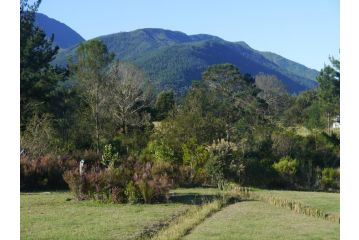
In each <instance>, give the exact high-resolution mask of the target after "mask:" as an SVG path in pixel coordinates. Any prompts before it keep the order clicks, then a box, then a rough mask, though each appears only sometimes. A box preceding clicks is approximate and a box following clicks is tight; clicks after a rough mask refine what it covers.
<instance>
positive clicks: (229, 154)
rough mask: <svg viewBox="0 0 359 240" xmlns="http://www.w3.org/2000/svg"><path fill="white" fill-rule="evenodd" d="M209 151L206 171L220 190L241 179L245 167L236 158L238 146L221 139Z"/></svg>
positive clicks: (208, 148)
mask: <svg viewBox="0 0 359 240" xmlns="http://www.w3.org/2000/svg"><path fill="white" fill-rule="evenodd" d="M207 151H208V152H209V160H208V162H207V164H206V169H207V172H208V174H210V175H211V176H212V179H213V181H214V182H215V183H216V184H217V186H218V188H219V189H223V187H224V185H225V183H226V182H227V181H228V180H235V179H236V178H237V177H239V174H240V173H241V172H242V171H243V170H244V165H243V164H242V163H241V162H240V161H239V159H238V158H237V156H236V153H237V146H236V145H235V144H234V143H232V142H228V141H226V140H224V139H221V140H219V141H217V142H213V144H212V145H209V146H208V147H207Z"/></svg>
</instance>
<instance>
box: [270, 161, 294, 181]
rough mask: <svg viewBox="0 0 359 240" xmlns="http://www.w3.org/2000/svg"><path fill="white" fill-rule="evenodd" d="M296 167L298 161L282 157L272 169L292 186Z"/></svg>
mask: <svg viewBox="0 0 359 240" xmlns="http://www.w3.org/2000/svg"><path fill="white" fill-rule="evenodd" d="M298 166H299V163H298V161H297V160H296V159H292V158H291V157H289V156H286V157H282V158H281V159H279V161H278V162H276V163H274V164H273V168H274V169H275V170H276V171H277V172H278V173H279V174H280V175H281V176H282V177H283V178H284V179H286V180H288V181H289V182H290V183H291V184H293V177H294V175H295V173H296V172H297V170H298Z"/></svg>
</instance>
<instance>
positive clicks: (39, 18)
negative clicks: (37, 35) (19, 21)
mask: <svg viewBox="0 0 359 240" xmlns="http://www.w3.org/2000/svg"><path fill="white" fill-rule="evenodd" d="M35 24H36V25H37V26H38V27H40V28H41V29H42V30H43V31H44V32H45V34H46V36H47V37H48V38H51V35H52V34H54V45H57V46H59V47H60V48H69V47H72V46H75V45H77V44H79V43H81V42H83V41H85V39H84V38H83V37H82V36H81V35H80V34H79V33H77V32H76V31H75V30H73V29H72V28H71V27H69V26H67V25H66V24H65V23H62V22H60V21H58V20H56V19H53V18H50V17H48V16H47V15H45V14H43V13H36V16H35Z"/></svg>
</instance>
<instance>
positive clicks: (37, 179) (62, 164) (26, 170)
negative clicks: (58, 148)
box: [20, 155, 77, 191]
mask: <svg viewBox="0 0 359 240" xmlns="http://www.w3.org/2000/svg"><path fill="white" fill-rule="evenodd" d="M76 165H77V162H76V161H75V160H74V159H72V158H70V157H66V156H65V157H54V156H52V155H44V156H40V157H36V158H30V157H29V156H21V157H20V190H21V191H34V190H50V189H66V183H65V182H64V180H63V178H62V174H63V172H64V171H65V170H66V169H71V168H73V167H75V166H76Z"/></svg>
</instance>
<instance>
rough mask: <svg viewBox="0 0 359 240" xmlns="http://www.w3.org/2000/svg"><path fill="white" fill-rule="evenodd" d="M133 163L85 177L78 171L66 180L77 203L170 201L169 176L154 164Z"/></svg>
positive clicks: (95, 170)
mask: <svg viewBox="0 0 359 240" xmlns="http://www.w3.org/2000/svg"><path fill="white" fill-rule="evenodd" d="M133 161H134V160H133V159H131V158H129V159H127V160H126V161H123V165H121V166H119V167H109V168H100V167H92V168H91V169H89V170H88V171H86V172H85V173H84V174H83V175H82V176H81V175H80V174H79V171H78V169H73V170H69V171H66V172H65V173H64V176H63V177H64V179H65V181H66V183H67V184H68V185H69V188H70V190H71V191H72V192H73V193H74V195H75V197H76V198H77V199H78V200H83V199H94V200H99V201H105V202H114V203H124V202H129V203H137V202H141V201H142V202H145V203H153V202H160V201H164V200H167V199H168V192H169V189H170V187H171V182H170V180H169V178H168V176H167V174H166V173H165V172H163V171H161V170H160V169H161V168H158V167H157V166H156V165H152V164H151V163H143V162H140V161H136V162H133Z"/></svg>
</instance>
